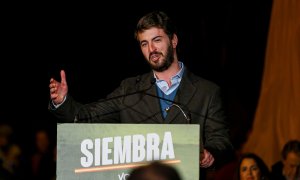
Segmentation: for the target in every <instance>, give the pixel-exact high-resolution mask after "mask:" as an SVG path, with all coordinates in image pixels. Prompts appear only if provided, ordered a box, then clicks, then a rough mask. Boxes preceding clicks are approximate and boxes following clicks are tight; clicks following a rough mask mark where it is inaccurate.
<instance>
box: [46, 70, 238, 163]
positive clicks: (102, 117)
mask: <svg viewBox="0 0 300 180" xmlns="http://www.w3.org/2000/svg"><path fill="white" fill-rule="evenodd" d="M152 79H153V73H152V72H150V73H147V74H144V75H141V76H137V77H131V78H128V79H125V80H123V81H122V83H121V85H120V86H119V87H118V88H117V89H116V90H115V91H113V92H112V93H111V94H110V95H108V97H107V98H110V99H105V100H99V101H98V102H94V103H90V104H87V105H83V106H82V105H81V104H79V103H78V102H76V101H75V100H73V98H72V97H71V96H69V95H68V96H67V99H66V101H65V102H64V103H63V104H62V105H61V106H60V107H59V108H57V109H53V108H49V109H50V110H51V112H53V113H54V115H55V116H56V117H58V119H60V120H62V122H74V119H75V116H76V115H77V116H76V122H88V123H143V124H147V123H158V124H185V123H187V120H186V118H185V117H184V114H183V113H182V112H181V110H180V108H178V107H176V106H172V107H171V108H170V110H169V111H168V115H167V117H166V119H164V118H163V116H162V113H161V108H160V103H159V98H158V97H157V92H156V91H157V90H156V86H155V85H154V84H155V83H153V82H151V81H152ZM174 102H175V103H176V104H178V105H179V107H181V109H182V110H183V111H184V113H186V114H189V116H190V117H191V123H192V124H200V129H201V138H202V142H204V148H206V149H207V150H208V151H209V152H211V153H212V154H213V156H214V157H215V159H216V162H222V160H225V159H226V157H229V153H231V152H232V149H233V148H232V145H231V142H230V140H229V133H228V126H227V122H226V116H225V112H224V109H223V104H222V99H221V93H220V88H219V87H218V86H217V85H216V84H214V83H212V82H210V81H207V80H205V79H203V78H200V77H198V76H196V75H194V74H193V73H191V72H190V71H188V70H187V69H185V72H184V75H183V78H182V81H181V83H180V86H179V89H178V91H177V94H176V96H175V100H174Z"/></svg>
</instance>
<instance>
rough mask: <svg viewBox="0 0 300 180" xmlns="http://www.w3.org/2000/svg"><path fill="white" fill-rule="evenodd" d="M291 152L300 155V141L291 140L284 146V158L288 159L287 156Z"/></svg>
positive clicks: (282, 152)
mask: <svg viewBox="0 0 300 180" xmlns="http://www.w3.org/2000/svg"><path fill="white" fill-rule="evenodd" d="M289 152H294V153H296V154H298V155H300V141H298V140H290V141H288V142H287V143H286V144H285V145H284V147H283V149H282V151H281V156H282V158H283V159H286V157H287V154H288V153H289Z"/></svg>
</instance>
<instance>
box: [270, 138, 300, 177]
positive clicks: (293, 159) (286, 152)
mask: <svg viewBox="0 0 300 180" xmlns="http://www.w3.org/2000/svg"><path fill="white" fill-rule="evenodd" d="M281 158H282V160H280V161H278V162H276V163H275V164H274V165H273V166H272V171H271V175H272V176H271V177H272V179H276V180H299V179H300V141H299V140H290V141H288V142H287V143H286V144H285V145H284V147H283V149H282V151H281Z"/></svg>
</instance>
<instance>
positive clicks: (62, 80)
mask: <svg viewBox="0 0 300 180" xmlns="http://www.w3.org/2000/svg"><path fill="white" fill-rule="evenodd" d="M60 79H61V83H62V84H64V85H66V84H67V80H66V73H65V71H64V70H61V71H60Z"/></svg>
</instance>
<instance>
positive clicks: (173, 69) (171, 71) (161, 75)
mask: <svg viewBox="0 0 300 180" xmlns="http://www.w3.org/2000/svg"><path fill="white" fill-rule="evenodd" d="M178 71H180V66H179V63H178V61H177V60H174V62H173V63H172V64H171V66H170V67H169V68H168V69H166V70H164V71H163V72H157V71H155V72H154V73H155V75H156V77H157V78H158V79H160V80H164V81H166V82H167V83H168V85H169V86H170V85H171V78H172V77H173V76H175V75H176V74H177V73H178Z"/></svg>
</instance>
